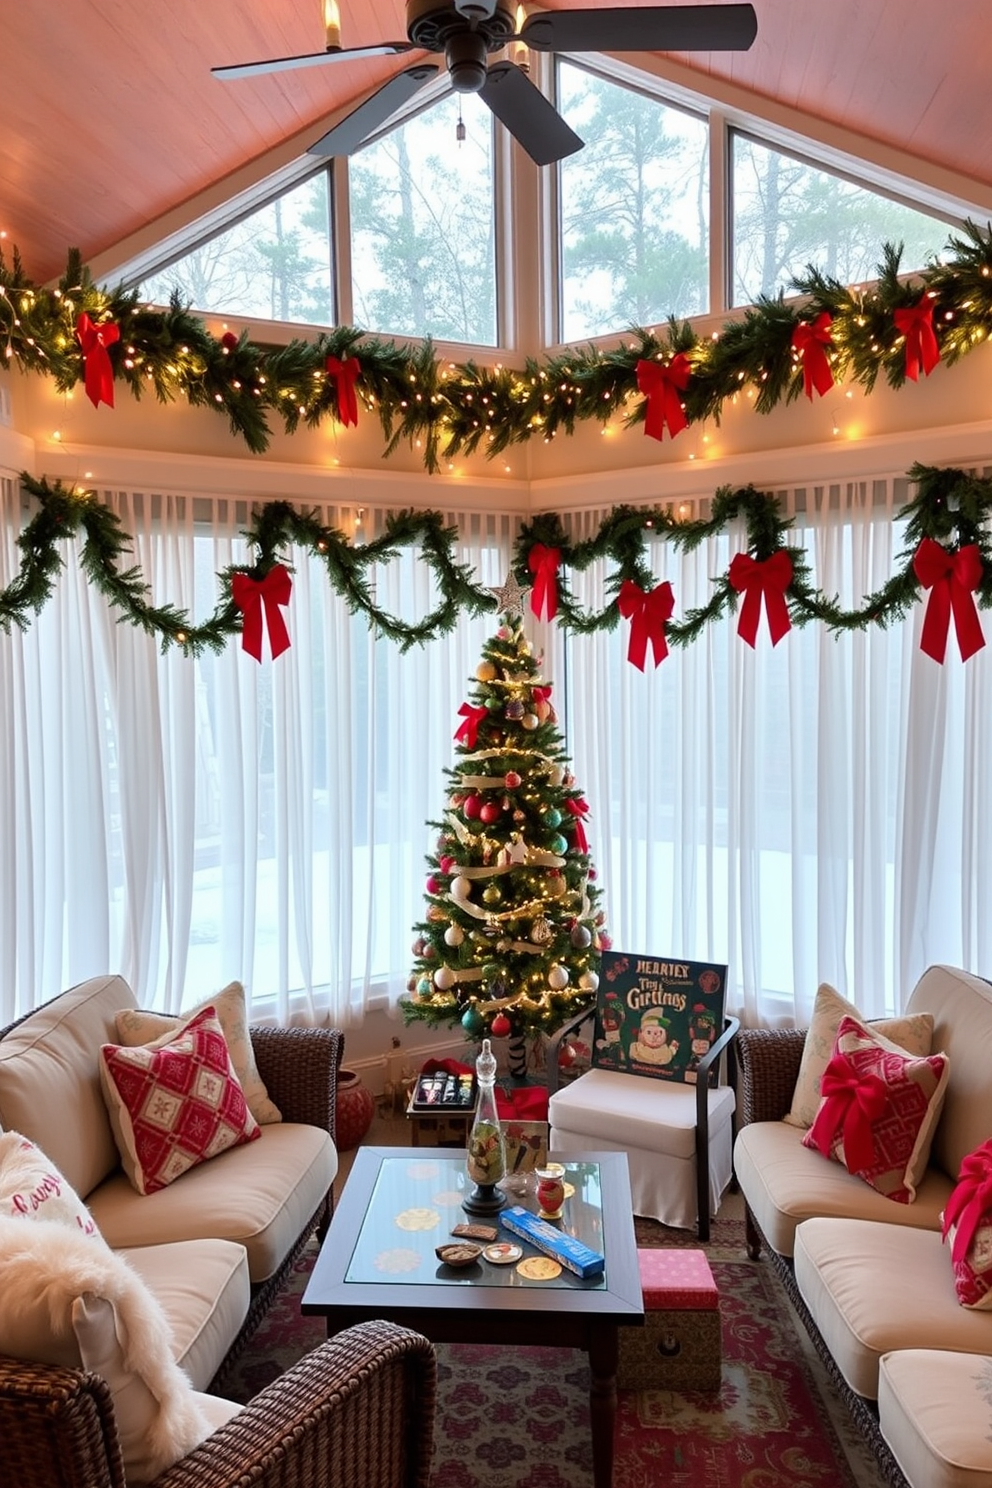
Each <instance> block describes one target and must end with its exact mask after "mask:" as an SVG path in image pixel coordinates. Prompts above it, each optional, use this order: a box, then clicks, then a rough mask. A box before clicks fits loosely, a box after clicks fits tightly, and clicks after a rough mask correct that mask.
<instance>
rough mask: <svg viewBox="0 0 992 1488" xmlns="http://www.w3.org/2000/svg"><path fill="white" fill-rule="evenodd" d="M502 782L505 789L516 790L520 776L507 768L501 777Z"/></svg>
mask: <svg viewBox="0 0 992 1488" xmlns="http://www.w3.org/2000/svg"><path fill="white" fill-rule="evenodd" d="M503 784H504V785H505V786H506V788H507V790H516V788H517V786H518V785H519V784H520V776H519V775H518V774H517V772H516V770H507V772H506V774H505V776H504V777H503Z"/></svg>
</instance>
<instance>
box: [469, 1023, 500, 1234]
mask: <svg viewBox="0 0 992 1488" xmlns="http://www.w3.org/2000/svg"><path fill="white" fill-rule="evenodd" d="M475 1074H476V1079H477V1081H478V1086H479V1098H478V1103H477V1105H476V1108H475V1120H474V1121H473V1122H472V1130H471V1131H470V1132H469V1137H468V1155H467V1167H468V1176H469V1178H471V1180H472V1182H473V1183H474V1184H475V1188H474V1189H473V1190H472V1192H471V1193H470V1194H468V1195H467V1197H466V1198H464V1199H463V1200H462V1208H463V1209H466V1210H468V1212H469V1214H495V1213H496V1212H497V1211H498V1210H500V1209H502V1207H503V1205H504V1204H505V1203H506V1195H505V1194H504V1193H503V1191H502V1189H499V1188H497V1187H496V1185H497V1183H498V1182H499V1181H500V1179H501V1178H502V1177H503V1175H504V1173H505V1172H506V1153H505V1149H504V1146H503V1131H502V1128H501V1126H500V1124H499V1115H498V1114H497V1111H496V1088H495V1087H496V1060H495V1057H494V1055H493V1052H492V1050H491V1049H490V1047H489V1040H488V1039H483V1040H482V1050H481V1052H480V1054H479V1057H478V1059H477V1060H476V1061H475Z"/></svg>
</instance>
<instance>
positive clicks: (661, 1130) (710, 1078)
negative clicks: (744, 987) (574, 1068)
mask: <svg viewBox="0 0 992 1488" xmlns="http://www.w3.org/2000/svg"><path fill="white" fill-rule="evenodd" d="M594 1017H595V1009H594V1008H590V1009H587V1010H586V1011H585V1012H584V1013H578V1014H576V1016H575V1017H574V1018H571V1019H570V1020H569V1021H568V1022H567V1023H565V1024H564V1025H563V1026H562V1027H561V1028H560V1029H558V1031H557V1032H556V1033H555V1034H554V1036H553V1037H552V1039H551V1040H550V1042H549V1046H548V1057H547V1063H548V1097H549V1099H548V1125H549V1132H548V1146H549V1148H550V1150H551V1151H552V1152H553V1153H555V1154H556V1155H559V1154H565V1155H567V1154H568V1153H569V1152H582V1151H585V1152H589V1151H597V1152H626V1154H627V1162H628V1166H629V1169H630V1191H631V1199H632V1202H633V1210H634V1213H635V1214H640V1215H643V1216H645V1217H646V1218H648V1219H657V1220H660V1222H661V1223H662V1224H666V1225H671V1226H673V1227H674V1228H676V1229H693V1228H694V1227H695V1228H696V1231H697V1234H698V1237H699V1239H700V1240H708V1239H709V1236H710V1217H711V1215H713V1214H715V1213H716V1212H717V1210H718V1208H719V1207H720V1200H721V1198H722V1196H723V1193H724V1191H725V1189H726V1188H727V1187H728V1186H729V1185H730V1183H731V1181H732V1179H733V1156H732V1154H733V1143H734V1113H735V1111H736V1108H737V1090H736V1087H737V1061H736V1058H735V1055H734V1050H733V1048H732V1044H733V1041H734V1039H735V1037H736V1035H737V1030H738V1028H739V1027H740V1024H739V1022H738V1020H737V1019H736V1018H725V1019H724V1024H723V1032H722V1033H721V1035H720V1037H719V1038H718V1039H717V1040H716V1042H715V1043H714V1044H713V1046H712V1048H711V1049H710V1052H709V1053H708V1054H707V1055H706V1057H705V1058H704V1059H703V1060H702V1062H701V1063H700V1065H699V1068H698V1071H697V1074H698V1078H697V1081H696V1083H694V1084H680V1083H676V1082H668V1081H663V1080H653V1079H650V1078H646V1077H644V1076H642V1075H632V1074H627V1073H624V1072H621V1071H617V1070H608V1069H591V1070H587V1071H586V1073H585V1074H583V1075H580V1076H579V1077H578V1078H577V1079H575V1080H572V1081H571V1082H570V1083H568V1084H564V1085H562V1084H561V1083H560V1079H561V1071H560V1069H559V1055H560V1051H561V1048H562V1045H563V1044H564V1043H565V1041H566V1039H567V1038H568V1037H569V1035H570V1034H574V1033H576V1032H577V1031H578V1030H579V1028H580V1027H581V1026H582V1025H583V1023H585V1022H586V1021H592V1020H593V1019H594ZM724 1055H726V1060H725V1065H726V1071H727V1081H728V1083H726V1084H719V1083H718V1081H719V1076H720V1070H721V1067H722V1063H721V1062H722V1061H724Z"/></svg>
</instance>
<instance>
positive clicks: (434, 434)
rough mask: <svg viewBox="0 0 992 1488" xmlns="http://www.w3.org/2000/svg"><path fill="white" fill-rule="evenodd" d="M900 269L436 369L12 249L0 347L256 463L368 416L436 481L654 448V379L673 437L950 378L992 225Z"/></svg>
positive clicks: (657, 419)
mask: <svg viewBox="0 0 992 1488" xmlns="http://www.w3.org/2000/svg"><path fill="white" fill-rule="evenodd" d="M900 253H901V249H900V248H896V247H893V246H892V245H890V244H886V245H884V246H883V248H882V262H881V264H880V265H879V270H878V274H879V277H878V280H877V282H876V283H875V284H874V285H873V286H871V287H869V288H849V287H847V286H845V285H843V284H841V283H840V282H839V281H837V280H835V279H832V278H830V277H828V276H825V275H823V274H821V273H820V272H819V271H818V270H816V269H813V268H809V269H808V270H807V272H806V274H805V275H803V276H802V277H800V278H797V279H794V280H793V281H792V287H793V288H794V290H795V292H796V294H797V295H798V296H799V297H800V298H799V299H797V300H793V301H790V303H788V304H786V303H785V301H784V299H783V297H782V296H781V295H780V296H779V297H777V298H763V299H761V300H759V302H758V303H757V304H756V305H754V306H752V307H751V308H750V309H748V310H746V311H744V313H743V315H742V316H741V317H740V318H738V319H734V320H732V321H729V322H728V323H727V324H726V325H725V326H724V327H723V329H722V331H721V332H719V333H718V334H717V335H715V336H713V337H706V338H703V339H700V338H698V337H697V336H696V334H695V332H694V331H693V329H692V327H691V326H690V325H689V324H688V322H679V321H676V320H675V319H674V318H672V319H671V320H670V321H669V323H668V325H667V327H665V328H664V330H663V331H662V332H660V333H656V332H655V331H651V330H642V329H635V330H633V331H632V332H631V335H632V338H633V339H632V340H630V341H625V342H623V343H622V344H621V345H619V346H617V347H615V348H613V349H611V350H605V349H599V348H597V347H594V346H589V347H587V348H585V349H580V348H575V347H573V348H571V349H568V350H565V351H563V352H560V353H557V354H555V355H553V356H550V355H549V356H547V357H546V358H544V359H543V360H536V359H531V360H528V361H527V363H526V365H525V367H524V368H523V370H517V371H514V370H511V369H509V368H506V367H503V366H501V365H496V366H494V367H491V368H489V367H487V368H483V367H479V366H477V365H476V364H475V363H474V362H467V363H464V364H457V363H454V362H447V361H445V362H441V361H438V360H437V358H436V356H435V353H434V349H433V347H432V345H431V343H430V342H429V341H428V342H426V343H424V344H422V345H417V346H398V345H397V344H396V343H395V342H394V341H387V340H383V339H380V338H378V337H376V336H372V335H369V334H367V333H366V332H365V331H363V330H360V329H358V328H356V327H354V326H339V327H337V328H336V329H334V330H333V331H331V332H326V333H321V334H319V335H317V336H316V337H315V338H314V339H313V340H312V341H305V340H295V339H294V340H293V341H291V342H290V343H289V345H288V346H283V347H274V348H267V349H266V348H263V347H260V346H256V345H254V344H253V343H252V342H251V341H249V340H248V337H247V334H244V335H241V336H236V335H235V334H234V333H233V332H230V331H228V332H226V333H225V334H224V335H223V336H221V337H220V338H217V337H215V336H213V335H212V334H211V333H210V332H209V331H208V330H207V329H206V327H205V325H204V323H203V322H202V320H200V319H198V318H197V317H196V316H195V315H193V314H191V313H190V310H189V307H188V306H186V305H184V304H183V303H182V301H181V300H180V298H179V297H178V296H173V298H172V300H171V302H170V304H169V306H168V307H167V308H166V309H164V310H163V309H156V308H154V307H152V306H148V305H143V304H141V303H140V302H139V300H138V296H137V293H136V292H135V291H134V290H126V289H123V288H117V289H113V290H107V289H102V288H99V287H97V286H96V285H94V284H93V282H92V279H91V277H90V274H89V272H88V270H87V269H86V268H85V267H84V266H83V264H82V262H81V258H80V255H79V252H78V250H76V249H71V250H70V251H69V256H68V264H67V268H66V272H65V274H64V275H63V276H62V278H61V280H60V281H59V284H58V285H57V287H55V288H54V289H49V288H47V287H42V286H38V285H36V284H33V283H32V282H31V280H30V279H29V278H28V277H27V275H26V274H25V273H24V270H23V267H22V264H21V261H20V257H19V254H18V253H17V250H16V249H15V250H14V251H13V254H12V260H11V263H10V264H8V263H7V261H6V260H5V258H4V257H3V254H2V253H0V347H2V349H3V352H4V354H5V357H6V359H7V360H8V361H9V362H13V363H14V364H16V365H17V366H18V367H20V368H21V369H23V370H24V371H27V372H38V373H41V374H42V375H43V376H47V377H52V378H54V379H55V383H56V386H57V387H58V389H59V391H62V392H65V391H68V390H70V389H71V388H74V387H75V386H77V385H78V384H79V383H81V382H82V383H83V384H84V385H85V387H86V391H87V393H88V395H89V396H90V398H91V399H92V400H93V401H94V403H96V404H97V405H99V403H100V402H101V401H102V402H106V403H112V402H113V389H114V387H115V385H116V384H119V383H123V384H124V385H125V386H126V387H127V389H128V391H129V392H130V393H131V394H132V396H133V397H135V398H140V397H142V396H143V394H144V393H145V392H146V391H150V392H154V394H155V396H156V397H157V398H158V400H159V401H160V402H163V403H167V402H172V401H174V400H175V399H177V398H185V400H186V401H187V402H188V403H189V404H190V405H191V406H192V407H205V408H212V409H214V410H215V411H216V412H218V413H221V414H223V415H224V416H225V417H226V418H227V420H228V423H229V425H230V428H231V432H232V434H234V435H235V436H237V437H239V438H241V439H243V440H244V442H245V444H246V445H247V446H248V448H249V449H250V450H251V451H253V452H254V453H261V452H262V451H264V450H265V449H266V448H267V446H268V442H269V437H270V429H269V418H270V416H275V417H276V418H277V419H279V420H280V422H281V423H282V425H283V427H284V428H285V429H286V431H287V432H289V433H295V431H296V430H297V429H298V428H299V426H300V425H301V424H304V425H306V426H307V427H308V428H317V427H319V425H320V424H322V423H323V422H324V420H325V419H327V418H333V419H336V420H337V421H338V422H340V423H354V422H356V420H357V418H358V417H359V416H361V417H374V418H376V419H378V421H379V423H380V425H381V428H382V431H383V434H384V436H385V438H386V441H387V444H386V454H387V455H388V454H390V453H392V451H393V450H394V449H395V448H396V447H397V445H398V444H399V443H400V442H401V441H403V440H405V441H407V442H408V443H409V444H410V446H411V447H419V448H420V449H421V451H422V455H423V461H424V464H425V466H426V468H427V469H428V470H429V471H432V472H434V471H437V470H439V469H440V468H441V463H442V461H445V460H451V459H452V458H453V457H455V456H457V455H472V454H474V453H475V452H477V451H481V452H483V453H484V454H486V455H487V456H489V457H493V456H496V455H499V454H502V453H503V452H504V451H505V450H506V449H507V448H508V447H509V446H511V445H515V444H523V443H525V442H526V441H528V440H530V439H534V438H541V439H544V440H551V439H554V438H555V437H556V436H557V435H560V434H565V435H570V434H572V433H574V431H575V427H576V425H577V424H578V423H581V422H584V421H587V420H594V421H596V422H599V423H601V424H605V423H607V422H608V421H609V419H610V418H611V417H612V416H613V415H614V414H617V413H619V414H621V415H622V416H623V419H624V422H625V425H626V426H627V427H628V428H630V427H636V426H637V425H642V424H646V425H647V429H648V432H655V433H656V436H657V437H660V436H661V432H662V431H663V429H664V427H665V421H666V416H665V413H664V411H663V406H664V400H665V399H666V398H668V399H670V398H671V397H672V396H673V394H672V392H671V389H670V388H668V387H667V386H666V387H660V386H659V378H660V379H661V381H662V382H664V381H665V378H666V374H667V373H668V369H669V368H670V367H672V364H673V363H676V364H677V367H678V370H679V377H678V378H677V379H674V377H673V381H674V385H675V386H676V388H677V392H676V393H675V394H674V396H675V398H676V403H675V405H672V404H671V403H670V402H669V411H670V412H672V413H673V414H676V415H677V419H676V420H674V421H673V420H669V421H668V428H669V434H670V435H674V434H676V433H677V432H678V431H679V430H680V429H681V428H682V427H685V425H686V424H693V423H700V422H702V421H703V420H705V419H708V418H712V419H714V420H717V421H718V420H719V417H720V413H721V410H722V408H723V405H724V404H725V403H726V402H727V400H728V399H731V400H732V399H734V398H737V397H739V396H740V395H741V394H742V393H748V392H750V393H751V395H752V396H753V398H754V407H755V409H756V411H757V412H758V413H769V412H771V410H772V409H774V408H775V407H777V406H778V404H780V403H782V402H786V403H789V402H792V401H793V400H794V399H796V398H798V397H799V396H800V395H801V394H802V393H803V392H806V393H807V394H808V396H809V397H810V398H812V396H813V391H814V388H815V389H816V390H817V391H818V392H820V393H821V394H822V393H823V392H824V391H826V389H827V388H828V387H830V386H833V384H834V383H838V382H842V381H849V382H853V383H856V384H858V385H860V386H861V387H862V388H863V389H864V390H865V392H871V390H872V389H873V388H874V386H875V382H876V380H877V379H878V378H879V376H882V377H884V379H885V381H886V382H887V383H888V384H889V385H890V386H891V387H893V388H900V387H902V386H903V384H904V383H905V381H906V379H907V377H908V378H911V379H913V380H916V379H917V378H918V377H919V374H920V372H921V371H922V372H923V374H924V375H927V374H929V372H930V371H931V370H932V368H933V367H934V366H935V365H936V363H937V362H938V361H943V362H944V363H946V364H947V365H948V366H950V365H952V364H953V363H954V362H956V361H958V360H959V358H961V357H962V356H964V355H965V354H966V352H968V351H970V350H971V349H972V347H973V346H975V345H976V344H978V343H980V342H981V341H983V340H984V339H985V338H986V337H987V336H988V335H989V334H990V333H992V227H989V226H987V227H986V228H985V229H984V230H983V229H980V228H979V227H977V226H976V225H975V224H973V223H967V224H966V225H965V227H964V228H963V229H962V230H961V233H960V235H957V236H951V237H950V238H949V240H948V244H947V250H946V255H947V256H946V260H945V261H943V262H939V261H936V260H935V261H933V262H931V263H930V264H928V265H927V267H926V268H924V269H923V270H922V271H920V272H919V273H916V274H913V275H911V276H909V278H908V279H905V280H904V279H902V278H900V275H899V260H900ZM651 363H656V364H658V365H657V366H656V367H655V368H654V369H653V378H652V379H651V380H649V379H648V377H647V376H646V375H645V369H646V368H647V367H649V366H650V364H651ZM345 368H347V369H348V370H347V373H346V374H345V371H344V369H345ZM659 369H660V370H659ZM674 371H675V369H674V368H672V373H673V374H674ZM645 388H646V389H647V390H648V391H647V392H646V393H643V389H645ZM642 393H643V395H642ZM649 414H650V415H651V416H649Z"/></svg>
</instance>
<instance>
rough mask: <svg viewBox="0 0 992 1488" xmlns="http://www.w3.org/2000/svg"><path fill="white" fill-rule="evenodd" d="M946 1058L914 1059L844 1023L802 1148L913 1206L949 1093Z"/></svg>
mask: <svg viewBox="0 0 992 1488" xmlns="http://www.w3.org/2000/svg"><path fill="white" fill-rule="evenodd" d="M947 1074H948V1064H947V1055H946V1054H929V1055H927V1056H925V1057H915V1056H912V1055H909V1054H907V1053H906V1052H905V1050H902V1049H899V1048H898V1047H897V1046H896V1045H895V1044H891V1043H890V1042H889V1041H888V1039H886V1038H883V1037H882V1036H881V1035H880V1034H877V1033H873V1032H872V1030H871V1029H870V1028H866V1027H865V1026H864V1024H862V1023H859V1022H858V1021H857V1020H856V1019H854V1018H842V1019H841V1021H840V1025H839V1027H838V1029H837V1038H836V1040H835V1041H834V1052H833V1056H832V1057H831V1059H830V1062H829V1063H828V1065H827V1067H826V1070H825V1071H824V1074H823V1079H822V1082H821V1085H820V1091H821V1096H822V1099H821V1101H820V1106H819V1110H818V1111H817V1113H816V1118H815V1120H814V1122H813V1125H812V1126H811V1127H810V1129H809V1131H808V1132H806V1134H805V1136H804V1137H803V1146H804V1147H812V1148H815V1149H816V1150H817V1151H819V1152H822V1153H823V1155H824V1157H829V1158H832V1159H833V1160H834V1161H835V1162H839V1163H843V1164H844V1166H845V1167H846V1168H847V1170H848V1172H850V1173H855V1174H856V1175H857V1176H858V1177H859V1178H863V1179H864V1181H865V1182H866V1183H868V1184H870V1185H871V1187H872V1188H874V1189H877V1190H878V1192H879V1193H880V1194H884V1195H885V1197H886V1198H889V1199H894V1200H895V1201H896V1202H897V1203H900V1204H911V1203H912V1201H913V1200H914V1199H915V1198H916V1185H917V1184H918V1183H919V1182H920V1180H921V1179H922V1177H923V1174H924V1172H925V1170H926V1165H927V1159H928V1158H929V1155H930V1144H931V1142H932V1140H933V1134H934V1131H935V1129H936V1126H937V1120H938V1118H939V1116H940V1108H941V1106H942V1105H943V1102H944V1091H945V1090H946V1088H947Z"/></svg>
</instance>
